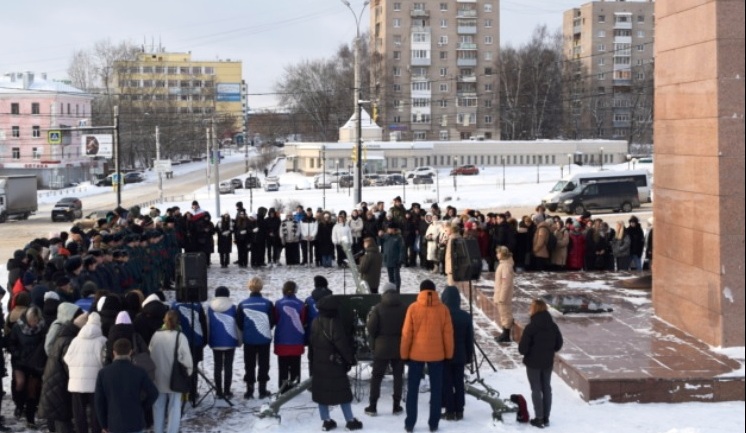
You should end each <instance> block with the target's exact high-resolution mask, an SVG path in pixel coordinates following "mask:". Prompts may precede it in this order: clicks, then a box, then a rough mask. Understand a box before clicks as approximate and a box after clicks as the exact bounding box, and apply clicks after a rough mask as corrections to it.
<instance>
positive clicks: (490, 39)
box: [484, 36, 492, 45]
mask: <svg viewBox="0 0 746 433" xmlns="http://www.w3.org/2000/svg"><path fill="white" fill-rule="evenodd" d="M484 43H485V44H487V45H492V36H485V37H484Z"/></svg>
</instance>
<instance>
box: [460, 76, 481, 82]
mask: <svg viewBox="0 0 746 433" xmlns="http://www.w3.org/2000/svg"><path fill="white" fill-rule="evenodd" d="M456 79H457V80H458V81H460V82H462V83H476V82H477V76H476V75H459V76H458V77H456Z"/></svg>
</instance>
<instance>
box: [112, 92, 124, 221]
mask: <svg viewBox="0 0 746 433" xmlns="http://www.w3.org/2000/svg"><path fill="white" fill-rule="evenodd" d="M113 141H114V173H116V178H117V207H119V206H121V205H122V185H123V182H122V180H123V179H122V173H121V171H120V169H121V167H120V166H119V106H118V105H115V106H114V138H113Z"/></svg>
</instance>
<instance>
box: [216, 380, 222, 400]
mask: <svg viewBox="0 0 746 433" xmlns="http://www.w3.org/2000/svg"><path fill="white" fill-rule="evenodd" d="M215 397H216V398H223V397H224V395H223V385H221V384H220V380H216V381H215Z"/></svg>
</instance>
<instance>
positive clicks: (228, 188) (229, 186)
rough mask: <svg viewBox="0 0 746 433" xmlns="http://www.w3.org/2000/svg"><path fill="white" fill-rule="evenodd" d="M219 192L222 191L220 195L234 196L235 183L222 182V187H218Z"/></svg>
mask: <svg viewBox="0 0 746 433" xmlns="http://www.w3.org/2000/svg"><path fill="white" fill-rule="evenodd" d="M218 191H220V194H233V193H234V192H235V190H234V189H233V182H231V181H229V180H225V181H223V182H220V185H218Z"/></svg>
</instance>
